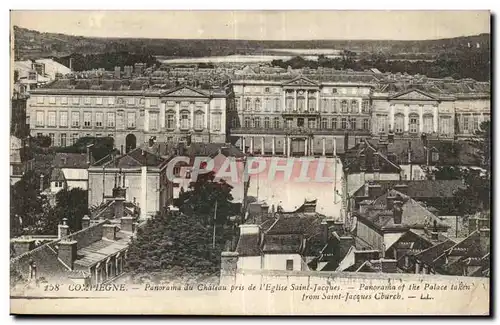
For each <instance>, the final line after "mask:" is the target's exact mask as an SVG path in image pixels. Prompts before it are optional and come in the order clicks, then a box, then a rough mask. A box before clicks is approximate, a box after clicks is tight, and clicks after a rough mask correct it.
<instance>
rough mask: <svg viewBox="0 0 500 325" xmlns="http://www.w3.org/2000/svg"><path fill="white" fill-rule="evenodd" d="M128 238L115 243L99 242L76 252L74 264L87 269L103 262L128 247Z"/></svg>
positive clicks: (119, 239)
mask: <svg viewBox="0 0 500 325" xmlns="http://www.w3.org/2000/svg"><path fill="white" fill-rule="evenodd" d="M128 241H129V238H128V237H126V236H123V237H122V238H118V240H116V241H111V240H106V239H103V240H99V241H97V242H94V243H92V244H90V245H89V246H86V247H85V248H82V249H79V250H78V251H77V256H78V257H79V258H77V260H76V261H75V264H77V265H79V266H83V267H89V266H91V265H93V264H95V263H97V262H100V261H102V260H105V259H106V258H107V257H108V256H111V255H114V254H116V253H118V252H119V251H121V250H123V249H125V248H127V247H128Z"/></svg>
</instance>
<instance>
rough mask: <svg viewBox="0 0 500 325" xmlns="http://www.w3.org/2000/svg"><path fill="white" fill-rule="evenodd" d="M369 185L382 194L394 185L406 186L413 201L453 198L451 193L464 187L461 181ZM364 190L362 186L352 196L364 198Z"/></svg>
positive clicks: (421, 181) (424, 181) (375, 181)
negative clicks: (379, 187)
mask: <svg viewBox="0 0 500 325" xmlns="http://www.w3.org/2000/svg"><path fill="white" fill-rule="evenodd" d="M370 184H375V185H380V186H381V187H382V192H386V191H387V190H389V189H392V188H394V187H395V186H396V185H406V191H405V193H406V194H407V195H408V196H409V197H412V198H414V199H417V198H429V197H441V198H450V197H453V193H454V192H455V191H456V190H458V189H460V188H463V187H464V184H463V182H462V181H461V180H412V181H404V180H374V181H370ZM364 188H365V185H362V186H361V187H360V188H359V189H358V190H357V191H356V192H354V196H357V197H364V196H365V190H364Z"/></svg>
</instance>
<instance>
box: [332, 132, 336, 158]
mask: <svg viewBox="0 0 500 325" xmlns="http://www.w3.org/2000/svg"><path fill="white" fill-rule="evenodd" d="M333 156H334V157H335V158H337V138H336V137H333Z"/></svg>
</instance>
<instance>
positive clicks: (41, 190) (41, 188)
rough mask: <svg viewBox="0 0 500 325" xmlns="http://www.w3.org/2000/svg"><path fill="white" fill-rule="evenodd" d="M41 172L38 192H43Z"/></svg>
mask: <svg viewBox="0 0 500 325" xmlns="http://www.w3.org/2000/svg"><path fill="white" fill-rule="evenodd" d="M43 177H44V176H43V174H40V192H43Z"/></svg>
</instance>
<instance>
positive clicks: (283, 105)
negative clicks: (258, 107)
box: [281, 89, 286, 112]
mask: <svg viewBox="0 0 500 325" xmlns="http://www.w3.org/2000/svg"><path fill="white" fill-rule="evenodd" d="M281 108H282V111H283V112H284V111H286V90H285V89H283V101H282V104H281Z"/></svg>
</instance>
